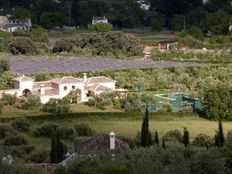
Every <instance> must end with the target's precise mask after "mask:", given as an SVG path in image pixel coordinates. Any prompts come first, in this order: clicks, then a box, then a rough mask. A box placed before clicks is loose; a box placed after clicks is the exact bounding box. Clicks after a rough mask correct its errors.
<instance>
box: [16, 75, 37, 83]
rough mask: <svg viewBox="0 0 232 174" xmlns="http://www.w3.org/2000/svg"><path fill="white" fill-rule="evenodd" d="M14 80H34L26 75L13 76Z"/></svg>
mask: <svg viewBox="0 0 232 174" xmlns="http://www.w3.org/2000/svg"><path fill="white" fill-rule="evenodd" d="M14 81H18V82H26V81H35V80H34V79H32V78H30V77H27V76H24V75H23V76H21V77H17V78H14Z"/></svg>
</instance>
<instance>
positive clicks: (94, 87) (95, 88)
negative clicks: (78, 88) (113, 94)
mask: <svg viewBox="0 0 232 174" xmlns="http://www.w3.org/2000/svg"><path fill="white" fill-rule="evenodd" d="M85 90H87V91H92V92H97V91H112V90H113V89H110V88H108V87H105V86H102V85H99V84H95V85H91V86H87V87H86V89H85Z"/></svg>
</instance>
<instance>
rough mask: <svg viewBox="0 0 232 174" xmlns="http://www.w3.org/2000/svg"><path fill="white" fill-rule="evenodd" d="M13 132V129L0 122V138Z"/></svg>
mask: <svg viewBox="0 0 232 174" xmlns="http://www.w3.org/2000/svg"><path fill="white" fill-rule="evenodd" d="M12 132H13V129H12V128H11V127H10V126H8V125H5V124H0V139H1V138H5V137H6V136H8V135H10V134H11V133H12Z"/></svg>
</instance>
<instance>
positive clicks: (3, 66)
mask: <svg viewBox="0 0 232 174" xmlns="http://www.w3.org/2000/svg"><path fill="white" fill-rule="evenodd" d="M10 67H11V62H10V61H9V60H8V59H0V73H3V72H5V71H9V70H10Z"/></svg>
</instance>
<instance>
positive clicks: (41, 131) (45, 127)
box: [33, 123, 57, 137]
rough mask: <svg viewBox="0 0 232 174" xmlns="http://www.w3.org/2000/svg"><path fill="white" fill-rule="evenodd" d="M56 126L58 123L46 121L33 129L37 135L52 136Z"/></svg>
mask: <svg viewBox="0 0 232 174" xmlns="http://www.w3.org/2000/svg"><path fill="white" fill-rule="evenodd" d="M56 128H57V125H56V124H53V123H44V124H42V125H41V126H39V127H37V128H36V129H35V130H34V131H33V135H34V136H35V137H51V136H52V134H53V132H54V130H55V129H56Z"/></svg>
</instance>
